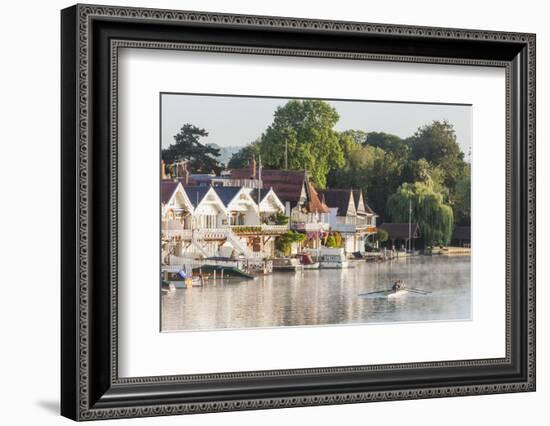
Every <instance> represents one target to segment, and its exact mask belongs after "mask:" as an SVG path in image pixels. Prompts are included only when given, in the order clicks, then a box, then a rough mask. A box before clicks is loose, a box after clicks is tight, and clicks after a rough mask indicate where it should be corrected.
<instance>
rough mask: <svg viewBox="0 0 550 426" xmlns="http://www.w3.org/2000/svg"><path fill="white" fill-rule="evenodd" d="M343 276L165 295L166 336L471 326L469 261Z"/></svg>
mask: <svg viewBox="0 0 550 426" xmlns="http://www.w3.org/2000/svg"><path fill="white" fill-rule="evenodd" d="M355 265H356V267H355V268H350V269H344V270H335V269H334V270H333V269H320V270H310V271H304V272H299V273H296V274H294V273H282V272H280V273H274V274H272V275H267V276H263V277H259V278H256V279H254V280H245V281H240V280H234V279H233V280H225V281H223V282H222V281H220V280H218V281H217V282H216V283H213V282H210V283H208V284H206V285H205V286H204V287H195V288H191V289H177V290H176V291H175V292H172V293H167V294H163V295H162V296H161V297H162V319H161V322H162V324H161V326H162V330H163V331H178V330H206V329H220V328H253V327H279V326H309V325H326V324H359V323H385V322H396V321H434V320H465V319H470V312H471V311H470V307H471V288H470V257H468V256H464V257H445V256H433V257H431V256H418V257H414V258H411V259H407V260H396V261H391V262H385V263H366V262H360V261H357V262H355ZM398 279H402V280H404V281H405V283H406V284H407V286H409V287H413V288H420V289H425V290H430V291H432V293H431V294H429V295H426V296H424V295H419V294H412V293H407V294H406V295H403V296H400V297H397V298H393V299H391V298H390V299H387V298H378V297H377V298H373V297H363V296H360V295H359V294H360V293H365V292H370V291H376V290H384V289H387V288H389V287H390V286H391V283H392V282H394V281H395V280H398Z"/></svg>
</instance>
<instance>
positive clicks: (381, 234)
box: [376, 228, 390, 243]
mask: <svg viewBox="0 0 550 426" xmlns="http://www.w3.org/2000/svg"><path fill="white" fill-rule="evenodd" d="M376 238H378V241H379V242H381V243H385V242H386V241H388V238H390V235H389V234H388V231H386V230H385V229H382V228H378V229H377V231H376Z"/></svg>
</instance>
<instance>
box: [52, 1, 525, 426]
mask: <svg viewBox="0 0 550 426" xmlns="http://www.w3.org/2000/svg"><path fill="white" fill-rule="evenodd" d="M61 27H62V33H61V37H62V40H61V49H62V75H61V81H62V93H61V99H62V121H61V130H62V141H61V142H62V143H61V157H62V176H61V179H62V181H61V191H62V218H61V220H62V235H61V237H62V282H61V306H62V311H61V320H62V329H61V334H62V341H61V345H62V347H61V353H62V359H61V367H62V375H61V385H62V389H61V413H62V415H64V416H66V417H69V418H71V419H74V420H92V419H105V418H120V417H140V416H159V415H169V414H187V413H206V412H216V411H230V410H249V409H265V408H281V407H293V406H308V405H322V404H344V403H356V402H368V401H382V400H400V399H416V398H435V397H444V396H464V395H477V394H490V393H504V392H520V391H534V390H535V35H534V34H520V33H509V32H492V31H478V30H463V29H449V28H425V27H412V26H401V25H386V24H368V23H358V22H335V21H320V20H307V19H293V18H279V17H264V16H243V15H228V14H215V13H201V12H182V11H169V10H154V9H134V8H126V7H104V6H95V5H76V6H73V7H70V8H67V9H64V10H63V11H62V13H61ZM120 47H135V48H148V49H186V50H198V51H217V52H232V53H255V54H263V55H298V56H311V57H319V58H347V59H357V60H359V59H369V60H384V61H397V62H418V63H430V64H432V63H433V64H454V65H464V66H469V65H485V66H494V67H501V68H504V69H505V70H506V111H507V113H506V124H507V129H506V139H507V141H506V143H507V164H506V180H507V184H506V198H507V200H506V202H507V217H506V236H507V238H506V241H507V250H506V338H507V341H506V356H505V357H504V358H498V359H481V360H460V361H445V362H430V363H411V364H386V365H373V366H369V365H357V366H345V367H344V366H338V367H336V366H326V368H315V369H302V370H273V371H255V372H242V373H219V374H205V375H192V376H189V375H187V376H183V375H182V376H161V377H136V378H119V376H118V366H117V363H118V357H117V345H118V339H117V337H118V327H117V215H116V211H117V209H116V205H117V200H118V191H119V188H118V187H117V143H116V141H117V128H116V117H117V85H118V80H117V52H118V49H119V48H120Z"/></svg>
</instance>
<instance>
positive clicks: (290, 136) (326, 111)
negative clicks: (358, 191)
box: [261, 100, 344, 188]
mask: <svg viewBox="0 0 550 426" xmlns="http://www.w3.org/2000/svg"><path fill="white" fill-rule="evenodd" d="M338 119H339V116H338V113H337V112H336V110H335V109H334V108H333V107H332V106H331V105H330V104H328V103H327V102H323V101H318V100H291V101H288V102H287V103H286V104H285V105H284V106H280V107H278V108H277V110H276V111H275V114H274V119H273V123H272V124H271V125H270V126H269V127H268V128H267V130H266V131H265V133H264V134H263V135H262V137H261V153H262V162H263V163H264V165H265V166H266V167H272V168H277V169H284V168H285V163H286V164H287V165H288V168H289V169H292V170H300V169H306V170H307V171H308V173H309V175H310V177H311V180H312V181H313V183H314V184H315V185H316V186H317V187H318V188H325V187H326V179H327V174H328V172H329V171H330V170H331V169H335V168H339V167H342V166H343V165H344V156H343V154H342V149H341V147H340V144H339V141H338V134H337V132H336V131H335V130H334V125H335V124H336V123H337V122H338Z"/></svg>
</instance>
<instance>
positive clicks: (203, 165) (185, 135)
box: [162, 123, 221, 173]
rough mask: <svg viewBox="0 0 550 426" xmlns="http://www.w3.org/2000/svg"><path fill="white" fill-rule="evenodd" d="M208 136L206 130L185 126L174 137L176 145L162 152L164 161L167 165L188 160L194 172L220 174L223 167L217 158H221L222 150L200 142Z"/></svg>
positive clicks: (190, 125)
mask: <svg viewBox="0 0 550 426" xmlns="http://www.w3.org/2000/svg"><path fill="white" fill-rule="evenodd" d="M207 136H208V132H207V131H206V130H205V129H201V128H200V127H197V126H194V125H192V124H189V123H187V124H184V125H183V126H182V128H181V129H180V131H179V133H178V134H177V135H175V136H174V140H175V143H174V144H172V145H170V146H169V147H168V148H166V149H163V150H162V159H163V160H164V161H165V162H166V163H167V164H171V163H174V162H176V161H182V160H187V162H188V168H189V169H190V170H192V171H193V172H198V173H210V172H212V171H214V172H216V173H218V172H219V171H220V170H221V166H220V163H219V162H218V160H217V159H216V157H219V155H220V150H219V149H216V148H214V147H212V146H207V145H203V144H202V143H200V142H199V140H200V138H203V137H207Z"/></svg>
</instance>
